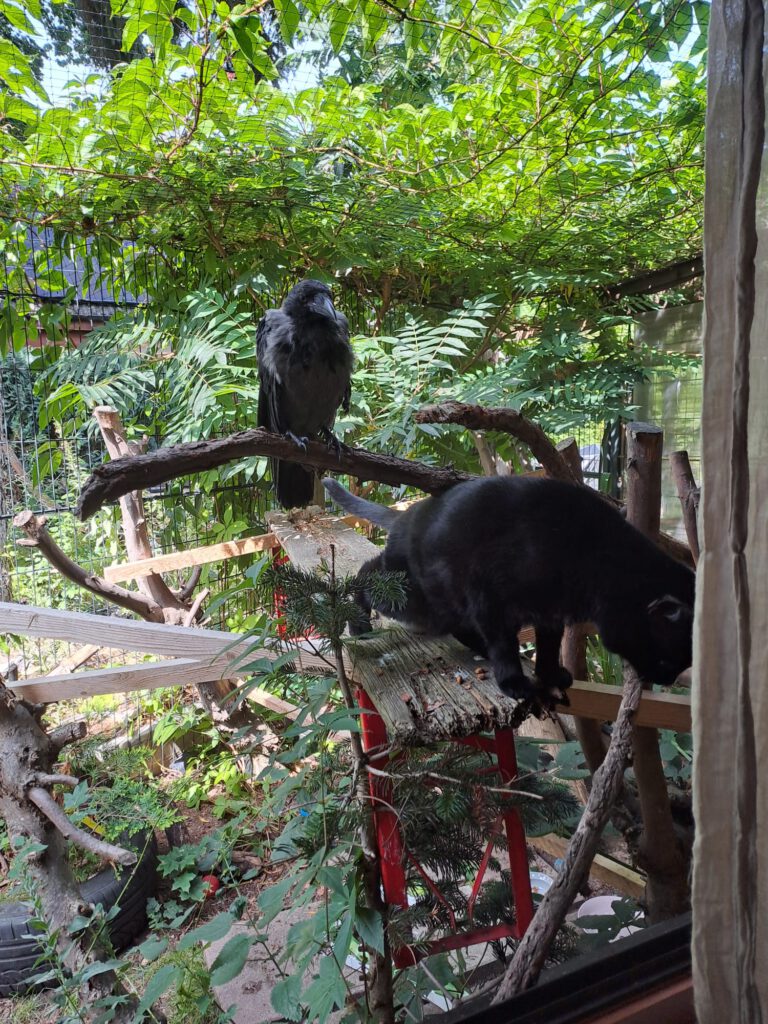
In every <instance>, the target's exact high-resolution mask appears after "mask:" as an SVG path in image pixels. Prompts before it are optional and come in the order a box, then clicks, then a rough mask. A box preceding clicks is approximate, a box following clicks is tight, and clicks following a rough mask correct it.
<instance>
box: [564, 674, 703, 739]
mask: <svg viewBox="0 0 768 1024" xmlns="http://www.w3.org/2000/svg"><path fill="white" fill-rule="evenodd" d="M568 698H569V700H570V702H571V703H570V706H569V707H565V705H558V707H557V710H558V711H560V712H562V713H563V714H569V715H578V716H579V717H580V718H596V719H598V720H599V721H601V722H613V721H615V720H616V715H617V714H618V711H619V704H620V702H621V690H620V689H619V687H618V686H606V685H605V684H603V683H585V682H582V681H579V682H575V683H574V684H573V686H572V687H571V688H570V689H569V690H568ZM635 723H636V724H637V725H647V726H652V727H653V728H655V729H674V731H675V732H690V731H691V698H690V697H689V696H688V695H687V694H679V693H654V692H652V691H651V690H647V691H645V692H644V693H643V696H642V698H641V700H640V708H639V710H638V712H637V717H636V719H635Z"/></svg>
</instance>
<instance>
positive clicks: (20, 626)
mask: <svg viewBox="0 0 768 1024" xmlns="http://www.w3.org/2000/svg"><path fill="white" fill-rule="evenodd" d="M0 633H19V634H21V635H24V636H38V637H48V638H50V639H54V640H73V641H75V642H76V643H84V642H85V643H94V644H96V645H98V646H101V647H113V648H116V649H119V650H126V651H142V652H143V653H145V654H159V655H163V656H165V657H169V658H173V657H178V656H181V657H188V658H190V657H191V658H200V659H203V658H206V657H208V658H215V657H216V656H217V655H219V654H224V655H226V656H228V657H232V658H235V659H240V658H246V656H247V655H248V654H249V653H250V652H251V650H252V644H251V642H250V641H248V640H245V639H244V638H243V637H242V636H241V635H240V634H238V633H227V632H224V631H222V630H217V629H188V628H187V627H185V626H165V625H162V624H160V623H156V622H140V621H138V620H136V619H121V618H118V617H117V616H116V615H92V614H90V613H88V612H63V611H58V610H55V609H52V608H35V607H33V606H32V605H26V604H10V603H7V602H0ZM258 653H259V654H260V655H263V656H265V657H269V658H276V657H277V656H278V654H279V653H280V652H279V651H276V650H275V651H272V650H267V649H261V650H260V651H259V652H258ZM296 662H297V664H298V665H299V667H300V668H301V669H302V670H303V671H312V672H317V671H320V672H327V671H328V667H329V666H328V663H327V661H325V660H324V659H323V658H321V657H319V656H318V655H317V654H314V653H313V652H312V651H310V650H305V649H297V650H296ZM234 664H235V668H237V667H238V661H235V662H234ZM235 674H237V673H235Z"/></svg>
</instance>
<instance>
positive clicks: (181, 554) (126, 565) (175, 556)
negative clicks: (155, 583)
mask: <svg viewBox="0 0 768 1024" xmlns="http://www.w3.org/2000/svg"><path fill="white" fill-rule="evenodd" d="M277 544H278V541H277V539H276V538H275V535H274V534H273V533H262V534H259V535H258V536H256V537H241V538H240V539H239V540H225V541H222V542H221V543H219V544H205V545H202V546H201V547H197V548H188V549H187V550H186V551H171V552H170V553H169V554H167V555H155V556H154V557H153V558H142V559H140V560H139V561H136V562H118V563H116V564H115V565H108V566H106V568H105V569H104V572H103V573H102V575H103V577H104V579H105V580H108V581H109V582H110V583H119V582H121V581H123V580H135V579H140V578H141V577H143V576H152V575H153V574H155V573H162V572H174V571H175V570H176V569H189V568H191V567H193V566H195V565H205V564H207V563H209V562H220V561H223V560H224V559H227V558H240V556H241V555H250V554H253V553H254V552H257V551H269V550H271V549H272V548H274V547H276V546H277Z"/></svg>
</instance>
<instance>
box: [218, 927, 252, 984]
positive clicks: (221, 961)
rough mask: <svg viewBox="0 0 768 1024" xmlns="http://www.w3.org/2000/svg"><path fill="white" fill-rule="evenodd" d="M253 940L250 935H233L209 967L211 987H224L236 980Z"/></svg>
mask: <svg viewBox="0 0 768 1024" xmlns="http://www.w3.org/2000/svg"><path fill="white" fill-rule="evenodd" d="M252 942H253V939H252V936H250V935H245V934H240V935H233V936H232V938H231V939H229V941H228V942H226V943H225V944H224V947H223V949H222V950H221V952H220V953H219V955H218V956H217V957H216V959H215V960H214V961H213V964H212V965H211V985H213V986H214V987H215V986H216V985H226V983H227V982H228V981H232V979H233V978H236V977H237V976H238V974H239V973H240V971H242V969H243V967H245V963H246V961H247V959H248V954H249V952H250V949H251V945H252Z"/></svg>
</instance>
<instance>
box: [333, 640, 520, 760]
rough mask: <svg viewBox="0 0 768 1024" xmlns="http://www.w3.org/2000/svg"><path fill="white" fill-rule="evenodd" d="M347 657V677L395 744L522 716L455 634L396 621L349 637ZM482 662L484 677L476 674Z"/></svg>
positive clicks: (468, 732) (469, 731) (506, 723)
mask: <svg viewBox="0 0 768 1024" xmlns="http://www.w3.org/2000/svg"><path fill="white" fill-rule="evenodd" d="M348 658H349V672H350V675H351V677H352V679H353V680H354V681H355V683H357V684H359V685H360V686H362V687H363V689H364V690H365V691H366V692H367V693H368V694H369V696H370V697H371V700H372V701H373V702H374V704H375V705H376V708H377V710H378V712H379V714H380V715H381V717H382V719H383V720H384V723H385V725H386V727H387V733H388V735H389V738H390V740H391V741H392V743H393V745H394V746H398V747H399V746H408V745H411V744H415V743H418V742H421V743H423V742H437V741H439V740H445V739H448V738H450V737H451V736H454V737H456V736H473V735H474V734H476V733H478V732H483V731H488V730H491V729H504V728H510V727H514V726H517V725H519V723H520V722H521V721H522V720H523V718H524V717H525V713H526V712H525V708H523V707H521V706H520V704H519V703H518V702H517V701H514V700H510V699H509V698H508V697H505V696H504V695H503V694H502V692H501V690H500V689H499V688H498V686H497V685H496V683H495V682H494V680H493V676H492V675H491V673H490V672H489V671H488V670H487V668H486V667H485V663H484V662H483V661H481V660H478V659H477V657H476V655H474V654H473V653H472V652H471V651H470V650H468V649H467V648H466V647H464V646H463V645H462V644H460V643H458V641H456V640H452V639H434V638H432V637H424V636H420V635H418V634H414V633H409V632H407V631H406V630H404V629H399V628H397V627H395V628H392V629H386V630H382V631H380V632H377V633H375V634H373V635H371V636H370V637H361V638H359V639H357V640H355V641H353V642H351V643H350V644H349V646H348ZM481 667H482V668H483V669H485V672H484V674H485V676H486V678H484V679H480V678H478V677H477V676H476V675H475V670H476V669H478V668H481ZM457 673H462V680H463V681H462V682H458V681H457V678H456V677H457Z"/></svg>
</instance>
